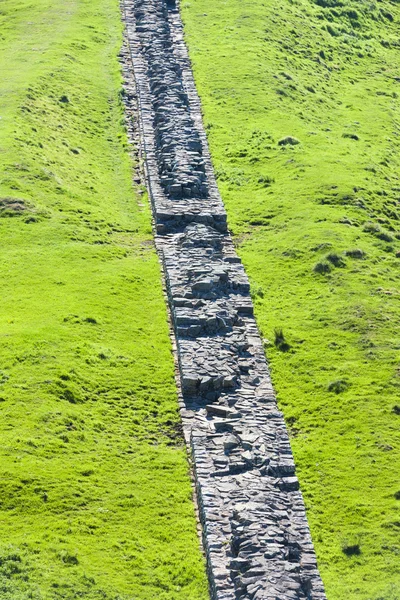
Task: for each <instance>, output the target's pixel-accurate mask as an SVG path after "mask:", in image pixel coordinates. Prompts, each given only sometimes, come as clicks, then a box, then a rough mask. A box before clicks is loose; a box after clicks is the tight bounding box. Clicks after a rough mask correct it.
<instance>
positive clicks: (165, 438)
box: [0, 0, 207, 600]
mask: <svg viewBox="0 0 400 600" xmlns="http://www.w3.org/2000/svg"><path fill="white" fill-rule="evenodd" d="M120 44H121V25H120V20H119V10H118V2H117V1H116V0H70V1H64V2H56V1H55V0H35V2H31V1H27V0H3V2H1V5H0V65H1V66H0V70H1V73H2V77H1V79H0V95H1V105H0V116H1V119H0V140H1V142H0V156H1V167H0V168H1V170H0V211H1V217H3V218H0V244H1V252H0V277H1V281H2V294H1V296H2V302H1V305H0V335H1V340H2V342H1V345H0V411H1V420H0V429H1V440H2V443H1V448H0V469H1V480H0V540H1V542H0V597H1V599H2V600H27V599H28V598H31V599H34V600H45V599H46V600H47V599H52V600H53V599H58V598H59V599H61V598H62V599H63V600H65V599H71V600H72V599H74V600H75V599H76V598H86V599H87V600H92V599H93V600H94V599H100V598H101V599H107V600H111V599H112V600H117V599H119V600H128V599H129V600H131V599H132V600H133V599H135V600H136V599H139V598H140V599H141V600H142V599H143V600H145V599H147V600H154V598H159V599H165V600H167V599H168V600H178V599H182V600H187V599H188V598H189V599H192V600H200V599H203V600H204V599H205V598H206V597H207V584H206V578H205V574H204V567H203V563H202V558H201V554H200V552H199V548H198V539H197V535H196V529H195V520H194V514H193V505H192V502H191V487H190V482H189V477H188V467H187V461H186V457H185V451H184V448H183V444H182V439H181V437H180V434H179V433H177V432H178V431H179V425H178V423H179V419H178V414H177V401H176V393H175V385H174V379H173V361H172V357H171V348H170V343H169V338H168V327H167V319H166V310H165V305H164V301H163V296H162V290H161V282H160V271H159V265H158V261H157V258H156V255H155V251H154V248H153V244H152V241H151V228H150V213H149V209H148V207H147V202H145V203H143V200H141V199H140V195H139V192H140V190H137V189H136V190H134V189H133V188H132V185H131V177H132V174H131V163H130V158H129V154H128V149H127V142H126V135H125V131H124V127H123V112H122V106H121V103H120V100H119V90H120V87H121V78H120V73H119V66H118V61H117V54H118V51H119V47H120ZM5 198H12V199H14V200H12V201H11V206H10V201H6V202H5V201H4V199H5ZM142 198H143V197H142ZM15 199H17V201H16V200H15ZM7 202H8V204H7ZM7 206H8V210H5V208H7ZM23 206H25V210H22V211H21V210H20V209H21V207H23Z"/></svg>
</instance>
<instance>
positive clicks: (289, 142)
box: [278, 135, 300, 146]
mask: <svg viewBox="0 0 400 600" xmlns="http://www.w3.org/2000/svg"><path fill="white" fill-rule="evenodd" d="M297 144H300V140H298V139H297V138H295V137H292V136H291V135H288V136H287V137H285V138H282V139H281V140H279V142H278V146H297Z"/></svg>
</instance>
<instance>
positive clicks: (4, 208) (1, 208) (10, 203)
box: [0, 197, 33, 218]
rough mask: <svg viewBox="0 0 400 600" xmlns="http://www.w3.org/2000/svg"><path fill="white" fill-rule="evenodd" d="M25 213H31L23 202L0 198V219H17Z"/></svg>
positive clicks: (30, 209)
mask: <svg viewBox="0 0 400 600" xmlns="http://www.w3.org/2000/svg"><path fill="white" fill-rule="evenodd" d="M26 212H33V211H32V208H31V207H29V206H28V205H27V203H26V201H25V200H22V199H21V198H11V197H6V198H0V218H4V217H18V216H20V215H24V214H25V213H26Z"/></svg>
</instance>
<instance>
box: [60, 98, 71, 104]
mask: <svg viewBox="0 0 400 600" xmlns="http://www.w3.org/2000/svg"><path fill="white" fill-rule="evenodd" d="M60 102H62V103H63V104H68V102H69V98H68V96H61V98H60Z"/></svg>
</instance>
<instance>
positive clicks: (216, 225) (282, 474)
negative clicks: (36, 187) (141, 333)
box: [121, 0, 326, 600]
mask: <svg viewBox="0 0 400 600" xmlns="http://www.w3.org/2000/svg"><path fill="white" fill-rule="evenodd" d="M122 11H123V15H124V19H125V25H126V43H125V45H124V48H123V51H122V52H121V61H122V65H123V72H124V79H125V104H126V112H127V117H128V130H129V135H130V137H131V140H132V142H135V136H136V135H137V126H136V122H135V118H136V114H137V112H138V114H139V128H140V141H141V151H142V157H143V159H144V168H145V173H146V180H147V181H146V183H147V187H148V190H149V194H150V199H151V203H152V208H153V213H154V220H155V226H156V232H157V235H156V246H157V250H158V253H159V255H160V257H161V260H162V263H163V269H164V275H165V279H166V287H167V294H168V299H169V304H170V310H171V316H172V320H173V325H174V331H175V338H176V348H177V358H178V364H179V373H180V383H181V389H182V394H183V403H182V404H181V417H182V422H183V428H184V433H185V439H186V442H187V444H188V446H189V448H190V451H191V453H192V455H193V462H194V471H195V473H194V475H195V482H196V491H197V499H198V505H199V510H200V518H201V522H202V527H203V544H204V549H205V553H206V558H207V567H208V575H209V581H210V593H211V597H212V598H213V600H233V599H240V600H295V599H296V600H300V599H307V600H326V596H325V592H324V588H323V584H322V581H321V578H320V575H319V572H318V569H317V563H316V558H315V552H314V548H313V544H312V540H311V536H310V531H309V527H308V523H307V519H306V515H305V508H304V501H303V498H302V495H301V492H300V491H299V484H298V480H297V477H296V475H295V466H294V462H293V456H292V452H291V448H290V443H289V437H288V433H287V429H286V427H285V423H284V420H283V416H282V413H281V412H280V411H279V410H278V408H277V404H276V399H275V396H274V391H273V388H272V384H271V379H270V375H269V371H268V366H267V363H266V360H265V356H264V350H263V345H262V342H261V339H260V336H259V332H258V329H257V326H256V323H255V320H254V316H253V305H252V302H251V298H250V286H249V282H248V279H247V276H246V274H245V271H244V269H243V266H242V264H241V262H240V259H239V258H238V257H237V255H236V253H235V249H234V246H233V243H232V239H231V237H230V235H229V233H228V232H227V220H226V213H225V210H224V207H223V203H222V200H221V198H220V195H219V192H218V189H217V186H216V182H215V177H214V174H213V169H212V164H211V159H210V154H209V150H208V145H207V140H206V135H205V131H204V128H203V125H202V118H201V108H200V101H199V98H198V95H197V92H196V89H195V85H194V81H193V76H192V71H191V65H190V61H189V59H188V55H187V49H186V46H185V44H184V40H183V28H182V23H181V20H180V16H179V10H178V6H177V5H176V4H175V2H174V0H122Z"/></svg>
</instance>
